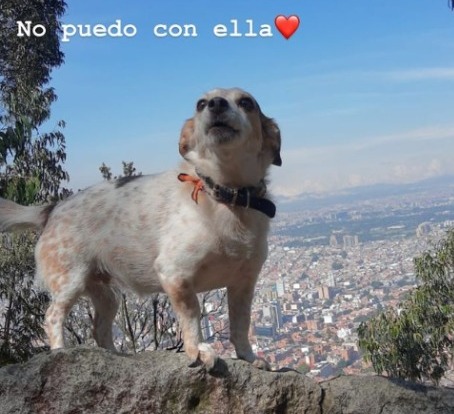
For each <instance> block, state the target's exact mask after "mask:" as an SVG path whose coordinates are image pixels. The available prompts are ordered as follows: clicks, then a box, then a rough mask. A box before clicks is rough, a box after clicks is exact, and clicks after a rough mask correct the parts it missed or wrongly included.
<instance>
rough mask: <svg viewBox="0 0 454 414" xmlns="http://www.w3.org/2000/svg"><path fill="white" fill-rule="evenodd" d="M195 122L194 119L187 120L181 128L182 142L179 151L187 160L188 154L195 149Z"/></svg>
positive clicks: (179, 144)
mask: <svg viewBox="0 0 454 414" xmlns="http://www.w3.org/2000/svg"><path fill="white" fill-rule="evenodd" d="M193 135H194V120H193V119H192V118H190V119H188V120H186V122H185V123H184V125H183V128H181V133H180V142H179V143H178V150H179V151H180V154H181V156H182V157H183V158H185V156H186V154H187V153H188V152H189V151H190V150H191V149H192V148H194V145H195V142H194V138H193Z"/></svg>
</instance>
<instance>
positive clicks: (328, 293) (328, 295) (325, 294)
mask: <svg viewBox="0 0 454 414" xmlns="http://www.w3.org/2000/svg"><path fill="white" fill-rule="evenodd" d="M317 290H318V297H319V298H320V299H323V300H327V299H332V298H333V296H334V295H333V289H331V288H330V287H329V286H326V285H323V286H320V287H319V288H318V289H317Z"/></svg>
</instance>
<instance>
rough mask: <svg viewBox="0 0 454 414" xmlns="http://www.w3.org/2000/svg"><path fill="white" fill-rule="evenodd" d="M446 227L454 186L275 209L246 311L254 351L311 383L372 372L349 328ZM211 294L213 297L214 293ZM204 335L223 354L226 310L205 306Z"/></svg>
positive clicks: (391, 293)
mask: <svg viewBox="0 0 454 414" xmlns="http://www.w3.org/2000/svg"><path fill="white" fill-rule="evenodd" d="M453 227H454V186H446V187H444V188H442V189H430V188H429V189H425V190H424V191H420V192H417V191H412V192H410V193H409V194H400V195H390V196H388V197H384V198H381V199H379V200H377V199H375V200H370V199H366V200H361V201H359V202H352V203H351V204H349V205H348V204H336V205H332V206H329V207H328V206H327V207H324V208H320V209H317V210H303V211H300V212H298V211H294V212H291V211H290V212H284V213H280V214H279V215H278V217H277V218H276V219H275V220H274V222H273V225H272V231H271V235H270V238H269V243H270V248H269V255H268V260H267V261H266V263H265V265H264V268H263V271H262V274H261V277H260V279H259V282H258V285H257V288H256V292H255V299H254V305H253V312H252V323H251V332H250V335H251V342H252V343H253V347H254V351H255V352H256V353H257V354H258V355H259V356H262V357H264V358H266V359H267V360H268V361H269V362H270V363H271V365H272V367H273V368H274V369H280V368H284V367H288V368H293V369H296V370H299V371H301V372H303V373H305V374H307V375H309V376H312V377H314V378H315V379H317V380H324V379H327V378H330V377H332V376H335V375H339V374H342V373H345V374H360V373H366V372H369V373H370V372H372V368H371V367H370V366H368V365H366V364H365V363H364V361H363V360H362V358H361V356H360V352H359V349H358V346H357V333H356V331H357V328H358V326H359V324H360V323H361V321H364V320H367V319H368V318H370V317H371V316H373V315H374V314H375V313H377V312H378V311H379V310H381V309H383V308H385V307H388V306H398V305H399V303H400V302H401V301H402V300H403V299H404V298H405V295H406V294H407V293H408V292H409V291H410V290H411V289H412V288H414V287H415V286H416V279H415V274H414V267H413V259H414V257H416V256H418V255H419V254H421V253H422V252H424V251H426V250H428V249H433V248H434V247H435V246H436V243H437V242H438V241H439V240H440V239H441V238H442V237H443V235H444V234H445V233H446V231H447V230H448V229H450V228H453ZM217 298H219V300H220V298H221V295H220V296H218V297H217ZM212 309H217V312H215V313H208V316H207V317H206V318H205V320H204V322H203V323H204V327H205V332H206V333H207V336H209V337H211V338H214V346H215V347H216V348H217V350H218V352H220V353H221V354H223V355H225V356H232V355H234V353H233V348H232V346H231V345H230V344H229V342H228V318H227V315H226V313H227V307H226V306H225V305H224V306H222V304H221V303H218V302H217V300H216V296H213V297H211V301H208V302H207V303H205V311H206V312H209V311H210V310H212Z"/></svg>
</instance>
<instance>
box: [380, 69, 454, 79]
mask: <svg viewBox="0 0 454 414" xmlns="http://www.w3.org/2000/svg"><path fill="white" fill-rule="evenodd" d="M384 75H385V77H386V78H388V79H390V80H394V81H419V80H444V81H446V80H454V67H451V66H448V67H434V68H415V69H402V70H393V71H389V72H384Z"/></svg>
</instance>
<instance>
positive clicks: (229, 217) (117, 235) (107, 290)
mask: <svg viewBox="0 0 454 414" xmlns="http://www.w3.org/2000/svg"><path fill="white" fill-rule="evenodd" d="M280 148H281V136H280V130H279V128H278V126H277V124H276V123H275V121H274V120H273V119H271V118H268V117H267V116H265V115H264V114H263V113H262V111H261V109H260V107H259V105H258V103H257V102H256V100H255V99H254V98H253V97H252V95H250V94H249V93H247V92H245V91H243V90H241V89H237V88H235V89H215V90H212V91H210V92H208V93H206V94H205V95H204V96H203V97H202V98H201V99H199V100H198V101H197V104H196V110H195V114H194V116H193V117H192V118H190V119H188V120H187V121H186V122H185V123H184V126H183V128H182V131H181V136H180V140H179V152H180V154H181V155H182V157H183V159H184V160H183V161H182V163H181V164H180V166H179V168H178V169H177V170H173V171H168V172H164V173H161V174H157V175H139V176H133V177H123V178H120V179H117V180H113V181H105V182H103V183H100V184H98V185H95V186H93V187H89V188H87V189H85V190H83V191H80V192H78V193H77V194H74V195H72V196H70V197H69V198H67V199H65V200H63V201H61V202H59V203H58V204H56V205H47V206H20V205H18V204H16V203H14V202H12V201H8V200H5V199H1V201H0V230H1V231H10V230H14V229H20V228H36V227H37V228H41V229H42V233H41V235H40V238H39V240H38V242H37V245H36V251H35V259H36V277H37V279H38V280H40V281H41V282H43V283H44V285H45V286H46V288H47V289H48V290H49V291H50V293H51V298H52V299H51V304H50V306H49V308H48V310H47V312H46V315H45V330H46V334H47V336H48V340H49V345H50V348H51V349H56V348H62V347H64V341H63V324H64V321H65V318H66V316H67V315H68V313H69V311H70V310H71V308H72V306H73V305H74V304H75V302H76V301H77V299H78V298H79V297H80V296H81V295H84V296H88V297H89V298H90V299H91V301H92V302H93V306H94V309H95V317H94V330H93V336H94V339H95V340H96V343H97V344H98V346H101V347H104V348H107V349H110V350H115V347H114V343H113V339H112V323H113V320H114V317H115V315H116V313H117V310H118V306H119V302H118V299H117V295H116V294H115V290H116V289H117V288H118V287H120V288H126V289H130V290H132V291H135V292H137V293H138V294H141V295H143V294H151V293H153V292H164V293H166V294H167V295H168V297H169V299H170V302H171V304H172V307H173V309H174V312H175V314H176V316H177V318H178V320H179V324H180V327H181V329H182V334H183V339H184V348H185V352H186V354H187V355H188V357H189V359H190V365H200V364H204V365H205V366H206V367H207V368H208V369H211V368H213V367H214V365H215V363H216V361H217V357H216V354H215V352H214V350H213V349H212V348H211V347H210V346H209V345H208V344H207V343H204V342H203V337H202V332H201V327H200V307H199V302H198V299H197V296H196V294H197V293H198V292H203V291H207V290H211V289H218V288H224V287H226V288H227V297H228V309H229V319H230V340H231V342H232V344H233V345H234V348H235V351H236V355H237V358H239V359H243V360H246V361H248V362H250V363H252V364H254V365H255V366H257V367H259V368H262V369H269V365H268V364H267V362H266V361H265V360H263V359H261V358H258V357H257V356H256V355H254V353H253V351H252V348H251V345H250V343H249V340H248V331H249V326H250V318H251V303H252V299H253V294H254V289H255V284H256V281H257V277H258V275H259V273H260V270H261V268H262V265H263V263H264V261H265V259H266V256H267V248H268V247H267V233H268V228H269V221H270V218H272V217H273V216H274V213H275V205H274V203H273V202H272V201H271V200H270V198H269V195H268V193H267V190H266V182H267V179H266V177H267V172H268V170H269V167H270V166H271V165H272V164H274V165H278V166H280V165H281V164H282V160H281V156H280Z"/></svg>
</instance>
